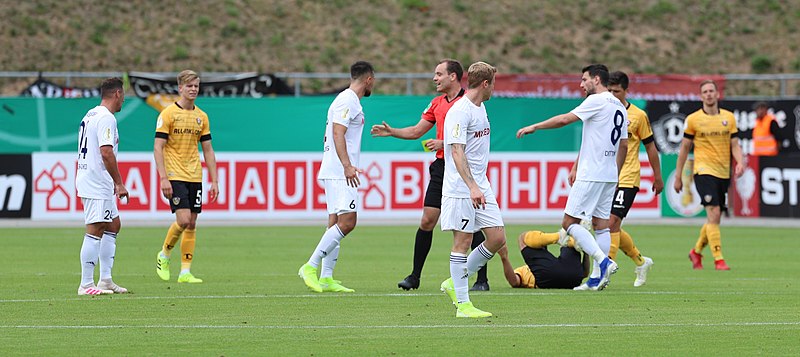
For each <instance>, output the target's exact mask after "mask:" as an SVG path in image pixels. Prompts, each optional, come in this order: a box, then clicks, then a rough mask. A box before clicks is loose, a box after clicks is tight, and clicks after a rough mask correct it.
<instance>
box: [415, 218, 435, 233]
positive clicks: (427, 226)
mask: <svg viewBox="0 0 800 357" xmlns="http://www.w3.org/2000/svg"><path fill="white" fill-rule="evenodd" d="M437 220H438V217H437V218H433V217H429V216H428V215H424V214H423V215H422V220H421V221H420V222H419V228H422V230H423V231H432V230H433V229H434V228H435V227H436V221H437Z"/></svg>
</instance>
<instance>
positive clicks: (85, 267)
mask: <svg viewBox="0 0 800 357" xmlns="http://www.w3.org/2000/svg"><path fill="white" fill-rule="evenodd" d="M99 250H100V237H95V236H93V235H90V234H89V233H86V234H84V236H83V245H81V255H80V257H81V286H88V285H94V267H95V266H96V265H97V259H98V256H99Z"/></svg>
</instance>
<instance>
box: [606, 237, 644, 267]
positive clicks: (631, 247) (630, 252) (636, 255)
mask: <svg viewBox="0 0 800 357" xmlns="http://www.w3.org/2000/svg"><path fill="white" fill-rule="evenodd" d="M612 240H613V238H612ZM619 249H621V250H622V251H623V252H625V255H627V256H629V257H630V258H631V260H633V262H634V263H636V266H642V264H644V259H643V258H642V253H640V252H639V248H636V245H635V244H633V238H631V235H630V234H628V232H625V230H624V229H622V230H620V231H619Z"/></svg>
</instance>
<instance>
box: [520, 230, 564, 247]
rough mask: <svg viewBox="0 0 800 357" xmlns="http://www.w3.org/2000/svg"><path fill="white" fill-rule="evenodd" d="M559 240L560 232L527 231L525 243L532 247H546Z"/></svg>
mask: <svg viewBox="0 0 800 357" xmlns="http://www.w3.org/2000/svg"><path fill="white" fill-rule="evenodd" d="M557 242H558V233H544V232H542V231H528V232H525V245H527V246H529V247H531V248H544V247H547V246H548V245H550V244H556V243H557Z"/></svg>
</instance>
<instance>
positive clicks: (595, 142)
mask: <svg viewBox="0 0 800 357" xmlns="http://www.w3.org/2000/svg"><path fill="white" fill-rule="evenodd" d="M571 113H572V114H575V115H576V116H577V117H578V118H580V119H581V121H583V133H582V135H581V152H580V159H579V160H578V172H577V176H576V178H575V179H576V180H579V181H595V182H617V150H619V142H620V140H622V139H628V111H627V110H626V109H625V106H623V105H622V103H621V102H620V101H619V99H617V98H616V97H614V95H612V94H611V92H602V93H597V94H592V95H590V96H588V97H586V99H584V100H583V103H581V104H580V105H579V106H578V107H577V108H575V109H573V110H572V111H571ZM623 155H625V153H623Z"/></svg>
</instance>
